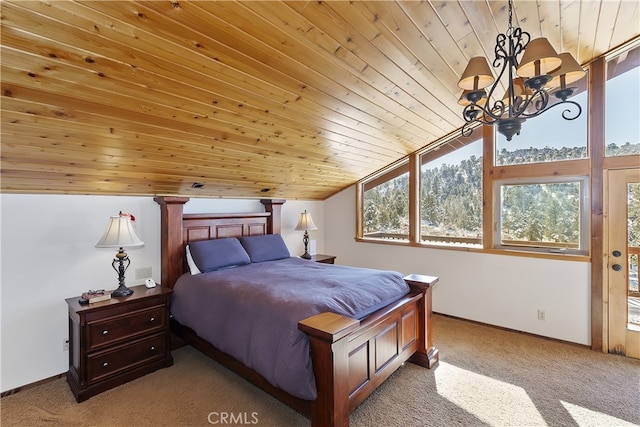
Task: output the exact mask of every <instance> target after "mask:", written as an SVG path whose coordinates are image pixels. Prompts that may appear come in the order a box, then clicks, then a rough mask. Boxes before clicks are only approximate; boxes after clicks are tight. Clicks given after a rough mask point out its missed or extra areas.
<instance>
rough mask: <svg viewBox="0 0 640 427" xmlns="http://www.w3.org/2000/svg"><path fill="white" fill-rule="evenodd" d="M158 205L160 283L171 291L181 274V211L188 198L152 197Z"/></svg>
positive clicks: (182, 242)
mask: <svg viewBox="0 0 640 427" xmlns="http://www.w3.org/2000/svg"><path fill="white" fill-rule="evenodd" d="M153 200H155V202H156V203H158V204H159V205H160V230H162V235H161V236H160V265H161V266H162V273H161V276H160V283H161V284H162V285H164V286H167V287H169V288H172V289H173V285H175V283H176V280H178V277H180V275H181V274H182V260H183V256H182V251H183V250H184V246H183V245H184V236H183V235H182V209H183V208H184V204H185V203H187V202H188V201H189V198H188V197H170V196H164V197H154V199H153Z"/></svg>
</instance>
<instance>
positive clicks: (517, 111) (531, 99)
mask: <svg viewBox="0 0 640 427" xmlns="http://www.w3.org/2000/svg"><path fill="white" fill-rule="evenodd" d="M517 98H519V97H516V99H517ZM548 104H549V93H548V92H546V91H545V90H542V89H538V90H536V91H535V92H534V93H533V94H531V95H528V96H527V97H526V98H525V99H524V101H521V102H516V103H514V108H513V116H514V117H520V116H523V117H536V116H537V115H539V114H541V113H542V112H543V111H546V110H545V109H546V108H547V105H548ZM531 105H533V107H534V108H535V111H534V112H533V113H527V109H528V108H529V106H531Z"/></svg>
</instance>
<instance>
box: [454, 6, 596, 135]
mask: <svg viewBox="0 0 640 427" xmlns="http://www.w3.org/2000/svg"><path fill="white" fill-rule="evenodd" d="M512 18H513V4H512V0H509V27H508V28H507V31H506V32H505V33H501V34H498V36H497V37H496V47H495V55H496V57H495V59H494V61H493V67H494V68H496V69H499V70H500V72H499V74H498V78H497V79H495V78H494V77H493V74H492V73H491V69H490V68H489V64H488V63H487V59H486V58H484V57H482V56H476V57H474V58H471V59H470V60H469V64H467V68H466V69H465V70H464V73H462V77H461V78H460V81H459V82H458V86H459V87H460V88H461V89H463V92H462V96H461V97H460V99H459V101H458V103H459V104H460V105H464V106H465V107H464V110H463V111H462V117H463V118H464V120H465V124H464V126H463V127H462V135H463V136H470V135H471V132H472V131H473V128H474V127H475V126H474V124H485V125H493V124H497V125H498V132H500V133H501V134H502V135H504V136H505V137H506V138H507V141H511V138H512V137H513V135H516V134H518V135H519V134H520V129H521V127H522V123H524V122H525V120H526V119H528V118H530V117H536V116H539V115H540V114H542V113H544V112H545V111H547V110H549V109H550V108H552V107H555V106H556V105H561V104H571V105H573V106H574V107H575V108H577V112H573V111H572V110H571V107H570V106H568V108H566V109H565V110H564V111H563V112H562V117H563V118H564V119H565V120H575V119H577V118H578V117H579V116H580V114H581V113H582V108H581V107H580V105H579V104H578V103H577V102H575V101H568V100H567V98H569V97H570V96H571V95H573V92H574V91H575V89H576V88H575V87H567V85H568V84H570V83H573V82H575V81H577V80H580V79H581V78H582V77H584V75H585V74H586V73H585V71H584V70H583V69H582V67H581V66H580V65H579V64H578V62H577V61H576V60H575V59H574V58H573V56H571V54H570V53H562V54H560V55H558V54H557V53H556V51H555V50H554V49H553V47H552V46H551V44H550V43H549V41H548V40H547V39H546V38H538V39H534V40H531V35H530V34H529V33H527V32H526V31H522V30H521V29H520V28H519V27H515V28H514V27H513V26H512ZM523 52H524V53H523ZM521 53H523V55H522V59H521V60H520V61H518V56H519V55H520V54H521ZM505 73H507V76H506V77H507V78H508V82H507V83H508V84H507V91H506V94H505V95H504V96H503V97H502V98H499V99H497V100H496V101H495V102H492V101H491V100H492V98H493V97H494V91H495V90H496V88H497V87H498V86H499V85H500V81H501V79H502V78H503V76H504V75H505ZM492 83H493V86H491V88H490V89H489V92H488V93H487V91H486V90H485V88H486V87H488V86H489V85H491V84H492ZM555 89H558V90H556V91H555V92H553V95H554V96H555V97H556V98H557V99H558V100H559V101H558V102H556V103H552V104H551V105H549V98H550V97H549V94H550V93H551V92H552V91H553V90H555ZM496 98H497V97H496Z"/></svg>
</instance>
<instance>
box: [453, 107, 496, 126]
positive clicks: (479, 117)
mask: <svg viewBox="0 0 640 427" xmlns="http://www.w3.org/2000/svg"><path fill="white" fill-rule="evenodd" d="M498 104H499V105H498ZM496 105H498V106H496ZM503 111H504V104H503V102H502V101H496V103H495V104H494V107H493V108H492V110H489V109H488V108H487V107H486V104H485V105H484V106H480V105H478V104H469V105H467V106H466V107H464V110H463V111H462V116H463V117H464V120H465V122H466V123H465V126H467V125H469V124H471V123H481V124H483V125H492V124H493V123H494V122H495V121H497V120H498V119H499V118H500V117H501V116H502V112H503Z"/></svg>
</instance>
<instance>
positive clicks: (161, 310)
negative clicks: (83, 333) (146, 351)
mask: <svg viewBox="0 0 640 427" xmlns="http://www.w3.org/2000/svg"><path fill="white" fill-rule="evenodd" d="M166 312H167V310H166V307H165V306H164V305H158V306H155V307H151V308H149V309H146V310H139V311H134V312H132V313H129V314H127V315H124V316H118V317H115V318H111V319H105V320H101V321H99V322H91V323H89V324H88V325H87V351H91V350H94V349H97V348H100V347H103V346H106V345H109V344H112V343H115V342H117V341H120V340H124V339H128V338H132V337H135V336H138V335H142V334H146V333H152V332H155V331H160V330H163V329H164V328H165V326H166V324H167V318H166Z"/></svg>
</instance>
